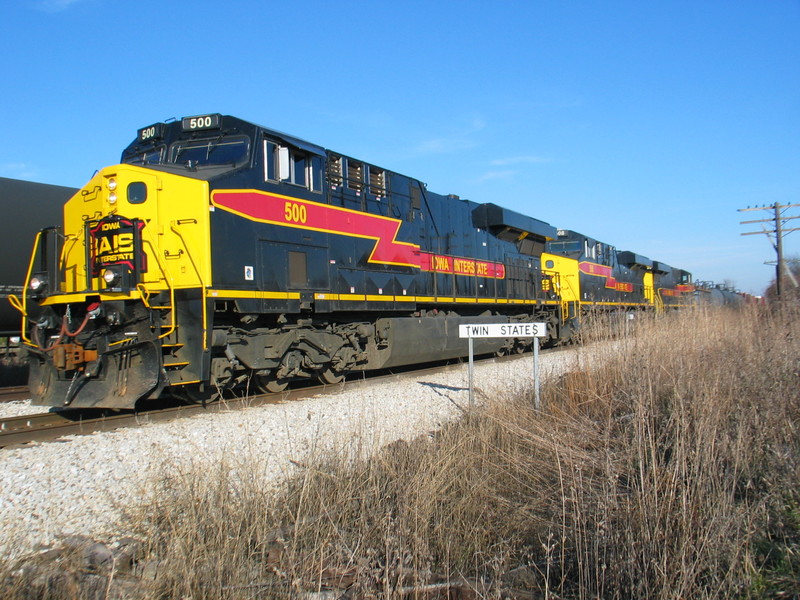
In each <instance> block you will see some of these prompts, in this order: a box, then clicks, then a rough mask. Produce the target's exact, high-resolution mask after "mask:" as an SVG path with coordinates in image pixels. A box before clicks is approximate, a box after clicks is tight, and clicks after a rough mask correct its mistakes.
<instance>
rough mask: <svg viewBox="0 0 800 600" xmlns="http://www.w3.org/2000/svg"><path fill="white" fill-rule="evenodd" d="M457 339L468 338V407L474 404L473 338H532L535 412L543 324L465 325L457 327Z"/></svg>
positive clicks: (539, 406)
mask: <svg viewBox="0 0 800 600" xmlns="http://www.w3.org/2000/svg"><path fill="white" fill-rule="evenodd" d="M458 337H460V338H469V405H470V408H471V407H472V405H473V404H474V400H473V391H472V389H473V388H472V377H473V373H474V371H475V367H474V362H473V361H474V359H473V352H472V340H473V339H475V338H533V386H534V395H535V405H536V410H539V409H540V408H541V400H540V398H539V338H540V337H547V325H546V324H545V323H467V324H464V325H459V326H458Z"/></svg>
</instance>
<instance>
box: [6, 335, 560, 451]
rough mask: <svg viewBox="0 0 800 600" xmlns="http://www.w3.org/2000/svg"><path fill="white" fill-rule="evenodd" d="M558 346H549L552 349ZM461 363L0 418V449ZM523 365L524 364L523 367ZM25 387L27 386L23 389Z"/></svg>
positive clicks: (308, 394)
mask: <svg viewBox="0 0 800 600" xmlns="http://www.w3.org/2000/svg"><path fill="white" fill-rule="evenodd" d="M558 350H561V349H560V348H558V349H556V348H554V349H551V350H549V351H550V352H552V351H558ZM530 357H531V355H530V354H522V355H515V356H505V357H502V358H486V359H482V360H481V361H478V360H476V362H482V361H483V360H490V361H508V360H512V361H513V360H522V361H526V362H527V361H530V360H531V358H530ZM462 367H463V363H462V362H460V361H459V362H453V363H450V364H445V365H442V364H438V365H436V366H433V367H431V366H427V367H425V368H422V369H409V368H403V369H400V370H399V371H398V372H391V373H378V374H363V373H362V374H361V377H357V376H356V377H353V378H352V379H349V380H346V381H344V382H342V383H338V384H328V385H307V386H303V387H298V388H296V389H289V390H286V391H284V392H280V393H277V394H258V395H252V396H247V397H240V398H226V399H224V400H221V401H217V402H214V403H211V404H207V405H200V404H196V405H192V404H189V405H186V404H181V405H178V406H167V407H162V408H153V409H148V410H146V411H139V412H134V411H124V412H120V411H63V410H62V411H54V412H48V413H41V414H33V415H25V416H19V417H3V418H0V448H9V447H18V446H22V445H25V444H29V443H32V442H45V441H52V440H56V439H59V438H62V437H64V436H68V435H85V434H90V433H95V432H101V431H112V430H114V429H120V428H123V427H137V426H140V425H146V424H150V423H162V422H167V421H172V420H175V419H181V418H184V417H190V416H195V415H199V414H209V413H214V412H229V411H234V410H241V409H243V408H248V407H255V406H263V405H266V404H279V403H282V402H290V401H294V400H302V399H305V398H310V397H312V396H317V395H319V394H322V393H337V392H339V391H343V390H345V389H346V388H347V387H349V386H353V385H363V384H364V383H365V382H367V381H368V382H370V383H372V382H379V381H381V380H387V379H396V378H398V377H406V376H418V375H422V374H425V373H435V372H439V371H442V370H446V369H457V368H462ZM525 368H527V367H525ZM25 389H27V388H25Z"/></svg>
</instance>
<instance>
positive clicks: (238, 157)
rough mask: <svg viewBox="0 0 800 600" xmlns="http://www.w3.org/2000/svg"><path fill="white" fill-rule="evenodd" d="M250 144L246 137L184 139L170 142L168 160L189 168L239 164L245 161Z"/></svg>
mask: <svg viewBox="0 0 800 600" xmlns="http://www.w3.org/2000/svg"><path fill="white" fill-rule="evenodd" d="M249 147H250V144H249V139H248V138H246V137H237V138H228V139H226V138H223V137H222V136H217V137H213V138H205V139H195V140H185V141H181V142H176V143H174V144H172V146H171V147H170V150H169V162H171V163H174V164H178V165H185V166H187V167H189V168H194V167H204V166H209V165H215V166H219V165H233V166H236V165H240V164H242V163H244V162H246V161H247V158H248V151H249V149H250V148H249Z"/></svg>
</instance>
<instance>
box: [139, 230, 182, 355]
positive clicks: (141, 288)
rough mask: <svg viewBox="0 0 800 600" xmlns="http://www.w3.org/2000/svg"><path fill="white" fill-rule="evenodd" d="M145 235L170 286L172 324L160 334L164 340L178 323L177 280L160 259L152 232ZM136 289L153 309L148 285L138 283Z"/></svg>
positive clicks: (167, 284) (145, 302)
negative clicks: (176, 313) (176, 312)
mask: <svg viewBox="0 0 800 600" xmlns="http://www.w3.org/2000/svg"><path fill="white" fill-rule="evenodd" d="M145 235H146V236H147V240H146V241H147V243H148V244H149V246H150V249H151V255H152V256H153V258H154V259H155V261H156V264H157V265H158V268H159V270H160V271H161V275H162V279H163V280H164V283H165V284H166V286H167V288H169V308H170V309H171V310H170V315H169V317H170V324H169V326H168V328H167V331H165V332H164V333H162V334H161V335H160V336H158V339H159V340H163V339H164V338H165V337H167V336H169V335H172V333H173V332H174V331H175V329H176V327H177V325H176V317H175V282H174V281H173V279H172V272H171V271H170V270H169V269H167V268H166V267H165V266H164V264H163V263H162V262H161V260H160V257H159V255H158V252H156V251H155V250H156V245H155V244H154V243H153V240H152V239H150V234H149V233H146V234H145ZM144 242H145V240H142V243H144ZM136 291H137V292H139V297H140V298H141V300H142V302H143V303H144V305H145V306H147V307H148V308H151V309H152V307H151V306H150V303H149V298H150V292H149V290H148V289H147V285H146V284H139V285H137V286H136Z"/></svg>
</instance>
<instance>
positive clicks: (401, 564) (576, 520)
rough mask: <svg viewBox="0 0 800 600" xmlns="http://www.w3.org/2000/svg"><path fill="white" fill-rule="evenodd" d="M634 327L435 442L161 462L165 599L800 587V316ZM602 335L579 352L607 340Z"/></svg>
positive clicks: (750, 315) (160, 583)
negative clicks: (281, 478)
mask: <svg viewBox="0 0 800 600" xmlns="http://www.w3.org/2000/svg"><path fill="white" fill-rule="evenodd" d="M797 317H798V315H797V314H791V315H790V314H787V313H783V314H781V315H772V314H769V313H759V312H756V311H755V310H753V311H751V312H745V313H741V312H740V313H734V312H727V311H700V310H698V311H694V312H690V313H683V314H681V315H668V316H667V317H661V318H646V319H640V320H638V321H633V322H627V323H625V324H624V328H625V329H626V330H627V335H625V336H623V337H621V338H618V339H615V340H613V341H612V342H611V343H610V344H607V345H606V346H603V347H604V348H605V347H608V346H613V351H612V350H604V352H605V353H606V354H607V356H606V357H605V358H604V360H603V361H600V362H599V363H597V364H596V366H594V367H592V368H585V369H580V370H576V371H573V372H571V373H569V374H567V375H565V376H563V377H562V378H560V379H559V380H558V381H552V382H549V383H547V384H546V385H545V386H544V387H543V389H542V399H543V410H541V411H537V410H535V408H534V406H533V399H532V398H530V397H514V398H507V397H506V398H486V399H485V401H484V402H483V403H482V405H481V406H480V407H479V408H476V409H475V410H474V411H473V412H472V413H470V414H469V415H467V416H465V417H464V418H463V419H461V420H460V421H458V422H456V423H453V424H451V425H449V426H446V427H444V428H443V429H442V430H441V431H439V432H437V433H436V434H434V435H431V436H423V437H421V438H418V439H416V440H413V441H412V442H408V443H407V442H396V443H394V444H391V445H389V446H387V447H385V448H383V449H374V448H362V449H361V451H360V452H358V453H356V454H357V455H356V456H355V457H354V456H353V452H352V448H347V449H342V451H341V452H340V455H338V456H337V455H336V454H335V453H328V454H326V455H324V456H310V457H308V459H307V460H306V461H304V462H303V463H302V465H300V466H301V467H302V473H301V475H299V476H297V477H294V478H291V479H288V480H287V481H285V482H284V483H283V484H282V487H280V488H279V489H276V488H275V487H274V485H267V484H265V482H264V481H263V478H262V476H261V473H262V471H263V469H262V468H261V465H260V464H259V461H258V459H255V458H254V457H251V456H240V457H237V458H236V461H237V462H235V463H234V462H231V461H228V462H226V463H220V464H219V465H218V466H217V468H216V470H215V471H214V472H212V473H209V472H208V470H206V471H205V472H204V473H201V472H199V471H192V470H189V471H187V472H173V473H169V474H165V476H164V477H163V478H162V480H161V481H159V482H157V484H156V485H154V492H153V494H152V496H151V498H150V501H149V503H148V504H147V506H145V507H143V508H142V511H141V512H140V514H139V515H138V521H137V523H136V525H137V526H138V527H139V529H140V531H141V535H142V537H143V538H146V540H147V544H148V548H147V552H148V553H149V555H150V556H153V557H158V560H159V561H161V562H160V564H163V565H165V568H163V569H161V570H160V571H159V573H158V575H157V576H156V577H155V581H154V586H155V587H154V588H153V589H152V590H151V591H150V592H148V593H150V594H151V595H153V596H155V597H163V598H182V597H192V598H220V599H228V598H230V599H234V598H262V597H263V598H266V597H277V596H285V595H286V594H290V595H296V594H307V593H316V592H324V591H325V590H333V591H335V594H334V597H339V596H340V595H342V594H346V595H347V596H348V597H352V598H356V597H383V598H411V597H447V596H453V595H459V594H460V595H462V596H465V595H466V596H471V595H478V596H481V597H497V598H499V597H501V596H508V595H511V596H517V597H526V598H533V597H545V598H547V597H552V598H555V597H559V598H598V597H599V598H664V599H666V598H724V597H739V598H767V597H770V598H783V597H797V596H798V594H800V584H798V579H799V577H798V573H799V572H800V495H798V491H797V481H798V476H799V475H800V460H799V459H800V443H799V441H798V435H797V430H796V428H797V423H798V422H799V418H800V393H799V392H798V389H799V388H800V319H798V318H797ZM597 348H598V346H587V347H585V348H583V349H581V350H580V351H581V352H583V353H589V352H596V351H597Z"/></svg>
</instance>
